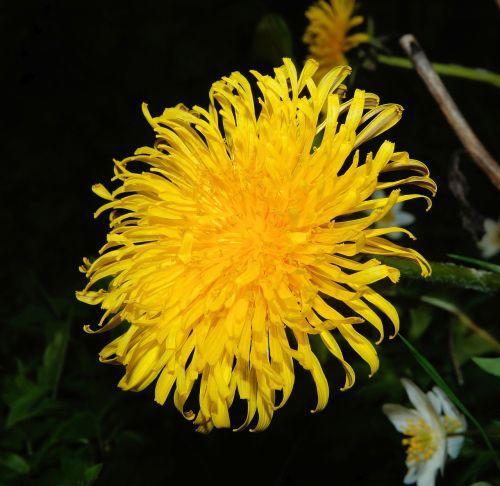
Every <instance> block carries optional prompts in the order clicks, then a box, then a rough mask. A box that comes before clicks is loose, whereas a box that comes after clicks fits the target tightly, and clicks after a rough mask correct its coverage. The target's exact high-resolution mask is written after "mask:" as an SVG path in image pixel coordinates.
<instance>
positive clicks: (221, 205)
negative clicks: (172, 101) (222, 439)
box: [77, 59, 435, 431]
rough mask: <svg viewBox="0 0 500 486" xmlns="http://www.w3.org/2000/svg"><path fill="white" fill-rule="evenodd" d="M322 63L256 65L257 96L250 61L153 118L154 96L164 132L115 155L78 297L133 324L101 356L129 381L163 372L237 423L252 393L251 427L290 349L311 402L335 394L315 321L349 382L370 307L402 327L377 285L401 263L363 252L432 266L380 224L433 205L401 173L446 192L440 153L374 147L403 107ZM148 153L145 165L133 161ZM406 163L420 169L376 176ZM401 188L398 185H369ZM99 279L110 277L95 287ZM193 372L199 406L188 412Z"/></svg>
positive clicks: (180, 392) (183, 392)
mask: <svg viewBox="0 0 500 486" xmlns="http://www.w3.org/2000/svg"><path fill="white" fill-rule="evenodd" d="M316 69H317V63H316V62H315V61H313V60H310V61H308V62H307V63H306V65H305V67H304V69H303V71H302V72H301V73H297V72H296V69H295V66H294V65H293V63H292V62H291V61H290V60H289V59H285V60H284V65H282V66H281V67H279V68H276V69H275V75H274V76H273V77H271V76H265V75H262V74H259V73H258V72H252V74H253V76H254V77H255V78H256V80H257V86H258V89H259V91H260V95H257V96H258V105H259V106H260V108H259V109H258V108H257V107H256V106H255V102H254V96H255V95H254V93H253V90H252V87H251V85H250V82H249V81H248V80H247V79H246V78H245V77H244V76H242V75H241V74H240V73H237V72H235V73H232V74H231V75H230V76H229V77H224V78H222V80H220V81H217V82H215V83H214V84H213V86H212V88H211V90H210V105H209V107H208V109H203V108H200V107H198V106H195V107H194V108H193V109H192V110H187V109H186V108H185V107H183V106H177V107H175V108H167V109H166V110H165V111H164V112H163V114H162V115H160V116H158V117H152V116H151V115H150V114H149V112H148V110H147V107H146V106H145V105H144V113H145V116H146V118H147V120H148V121H149V123H150V124H151V126H152V127H153V128H154V130H155V132H156V143H155V145H154V147H152V148H151V147H142V148H140V149H138V150H137V151H136V153H135V155H134V156H132V157H129V158H127V159H125V160H123V161H115V178H114V179H115V180H116V181H118V182H119V185H118V187H117V188H116V189H115V190H114V191H112V192H110V191H108V190H107V189H106V188H105V187H104V186H102V185H100V184H97V185H96V186H94V188H93V189H94V192H96V193H97V194H98V195H99V196H101V197H102V198H104V199H105V200H106V201H107V202H106V203H105V204H104V205H103V206H102V207H101V208H100V209H99V210H98V211H97V213H96V216H97V215H99V214H101V213H102V212H103V211H106V210H110V211H111V213H110V227H111V229H110V232H109V234H108V236H107V243H106V244H105V245H104V246H103V247H102V249H101V251H100V256H99V257H98V258H97V259H96V260H95V261H94V262H92V263H91V262H90V261H89V260H85V264H84V266H83V267H82V271H83V272H85V274H86V275H87V277H88V278H89V282H88V285H87V286H86V288H85V289H84V290H83V291H81V292H79V293H78V294H77V295H78V298H79V299H80V300H82V301H84V302H87V303H89V304H94V305H95V304H97V305H100V306H101V308H102V309H103V310H104V315H103V317H102V319H101V321H100V323H99V327H100V328H99V329H98V330H97V331H95V332H102V331H106V330H108V329H112V328H114V327H116V326H118V325H120V324H121V323H128V328H127V329H126V330H125V332H124V333H123V334H122V335H120V336H119V337H118V338H116V339H115V340H114V341H112V342H111V343H110V344H108V345H107V346H106V347H105V348H104V349H103V350H102V351H101V353H100V359H101V361H104V362H115V363H120V364H123V365H124V366H125V367H126V368H125V375H124V377H123V378H122V379H121V381H120V383H119V386H120V387H121V388H122V389H124V390H142V389H144V388H146V387H147V386H148V385H149V384H151V383H152V382H153V381H155V380H157V381H156V386H155V400H156V401H157V402H158V403H160V404H163V403H164V402H165V401H166V399H167V397H168V395H169V394H170V392H171V390H172V389H173V390H175V391H174V393H173V395H174V396H173V398H174V403H175V406H176V407H177V408H178V409H179V411H181V412H182V413H183V414H184V416H185V417H186V418H187V419H191V420H194V423H195V424H196V425H197V426H198V430H200V431H209V430H211V429H212V428H213V427H214V426H215V427H230V417H229V408H230V407H231V404H232V403H233V400H234V399H235V396H236V394H237V395H238V396H239V398H240V399H242V400H245V401H246V402H247V406H248V413H247V417H246V419H245V420H244V423H243V424H242V425H241V427H240V429H241V428H246V427H248V426H250V425H252V424H253V425H254V430H263V429H265V428H266V427H267V426H268V425H269V423H270V421H271V418H272V416H273V414H274V411H275V410H277V409H278V408H280V407H281V406H283V405H284V404H285V402H286V401H287V400H288V398H289V396H290V394H291V393H292V389H293V386H294V362H297V363H299V364H300V365H301V366H303V367H304V368H305V369H306V370H308V371H309V372H310V373H311V375H312V378H313V380H314V382H315V384H316V388H317V395H318V400H317V404H316V406H315V408H314V410H315V411H316V410H321V409H322V408H324V407H325V405H326V403H327V401H328V395H329V387H328V383H327V380H326V377H325V375H324V373H323V370H322V368H321V365H320V363H319V361H318V359H317V357H316V356H315V354H314V353H313V351H312V350H311V346H310V343H309V336H310V335H311V334H316V335H319V337H320V338H321V340H322V341H323V343H324V345H325V346H326V347H327V348H328V350H329V351H330V352H331V353H332V354H333V355H334V356H335V357H336V358H337V359H338V360H339V361H340V363H341V365H342V366H343V368H344V370H345V373H346V381H345V387H344V388H349V387H350V386H352V384H353V383H354V378H355V376H354V371H353V369H352V367H351V366H350V365H349V363H348V362H347V361H346V360H345V359H344V356H343V354H342V351H341V348H340V346H339V344H338V342H337V339H338V338H339V337H342V338H343V339H344V340H345V341H346V342H347V343H348V344H349V345H350V346H351V347H352V348H353V349H354V351H356V352H357V353H358V354H359V355H360V356H361V357H362V358H363V359H364V360H365V361H366V362H367V363H368V365H369V367H370V371H371V373H374V372H375V371H376V370H377V368H378V359H377V353H376V351H375V349H374V347H373V345H372V344H371V342H370V341H369V340H368V339H367V338H366V337H364V336H363V334H362V333H361V332H360V331H361V330H362V329H364V328H360V327H359V326H358V324H359V323H360V322H362V321H363V320H366V321H367V323H368V324H370V325H372V326H374V327H375V328H376V329H377V330H378V332H379V335H380V340H382V338H383V335H384V329H383V323H382V320H381V318H380V316H379V315H378V314H377V312H376V311H377V310H378V311H380V312H381V313H382V314H383V315H385V316H387V318H388V319H389V320H390V321H391V322H392V325H393V328H394V331H395V333H396V332H397V330H398V327H399V319H398V315H397V312H396V310H395V308H394V307H393V306H392V305H391V304H390V303H389V302H388V301H387V300H386V299H384V298H383V297H382V296H381V295H379V294H378V293H377V292H375V291H374V290H373V289H371V288H370V284H372V283H373V282H377V281H379V280H381V279H384V278H386V277H388V278H389V279H390V280H391V281H392V282H396V281H397V280H398V277H399V274H398V271H397V270H396V269H394V268H391V267H389V266H387V265H382V264H381V263H380V262H379V261H377V260H376V259H373V258H372V259H369V260H368V261H365V262H361V261H359V260H358V259H357V257H358V256H360V255H363V254H365V255H377V254H379V255H397V256H400V257H404V258H408V259H410V260H413V261H415V262H416V263H417V264H418V265H420V267H421V270H422V273H423V274H424V275H428V274H429V272H430V269H429V266H428V263H427V262H426V261H425V259H424V258H423V257H422V256H421V255H420V254H419V253H418V252H416V251H415V250H412V249H408V248H404V247H402V246H398V245H396V244H394V243H392V242H390V241H388V240H386V239H385V238H384V235H386V234H388V233H390V232H391V231H404V232H405V233H407V234H409V235H410V236H411V233H409V232H407V231H406V230H403V229H401V228H381V229H372V228H371V226H372V224H373V223H375V222H376V221H378V220H380V219H381V218H383V217H384V215H385V214H387V212H388V211H390V209H391V208H392V207H393V206H394V204H396V203H397V202H400V201H407V200H410V199H415V198H424V199H425V200H426V201H427V202H428V203H430V201H429V199H428V198H427V197H426V196H423V195H418V194H405V195H403V194H402V193H401V191H400V189H394V188H396V187H398V186H400V185H407V184H416V185H420V186H422V187H424V188H427V189H430V190H431V192H434V191H435V185H434V182H433V181H432V180H431V179H430V178H429V177H428V170H427V167H426V166H425V165H424V164H423V163H422V162H418V161H416V160H412V159H410V158H409V157H408V154H407V153H405V152H396V151H395V148H394V144H393V143H391V142H388V141H385V142H383V143H382V144H381V146H380V148H379V149H378V151H377V153H376V154H375V155H373V154H372V153H368V154H366V156H364V163H363V162H362V156H361V153H360V151H359V150H358V147H359V146H360V145H361V144H362V143H364V142H366V141H367V140H370V139H372V138H373V137H375V136H377V135H379V134H381V133H382V132H384V131H385V130H387V129H388V128H390V127H391V126H392V125H394V124H395V123H396V122H397V121H398V120H399V118H400V116H401V112H402V109H401V107H400V106H398V105H393V104H386V105H379V104H378V98H377V96H375V95H373V94H370V93H365V92H364V91H361V90H357V91H356V93H355V95H354V98H353V99H351V100H349V101H346V102H344V103H341V100H340V98H339V96H338V95H337V94H334V91H335V90H336V89H337V87H338V86H339V85H340V83H341V82H342V81H343V80H344V78H345V77H346V76H347V75H348V74H349V72H350V69H349V68H348V67H340V68H338V69H334V70H332V71H331V72H329V73H328V74H327V75H326V76H325V77H324V78H323V79H322V80H321V81H320V82H319V84H316V83H315V82H314V81H313V79H312V76H313V75H314V73H315V71H316ZM324 105H326V107H327V109H326V116H323V115H322V109H323V107H324ZM323 118H324V119H323ZM319 137H322V141H321V142H319V141H318V138H319ZM315 140H316V141H315ZM136 162H140V163H141V166H142V168H143V167H144V164H145V165H146V166H147V167H148V168H149V170H146V171H144V172H139V171H134V170H133V167H134V164H135V163H136ZM398 171H409V172H415V173H416V174H417V175H412V176H407V177H404V178H402V179H399V180H398V177H391V179H390V181H389V182H382V181H381V180H380V178H381V177H383V175H385V174H386V173H390V174H394V173H397V172H398ZM389 188H390V189H393V190H391V192H390V194H389V195H388V196H387V197H385V198H380V199H370V197H371V196H372V195H373V193H374V192H375V191H376V190H377V189H389ZM365 210H369V211H370V214H369V215H366V214H365V213H364V211H365ZM102 279H108V280H110V281H109V284H108V285H107V287H106V288H100V289H98V290H95V287H96V286H98V285H99V282H100V281H102ZM339 303H343V305H344V307H345V308H343V309H339V307H338V304H339ZM345 309H348V311H349V312H348V313H347V314H348V315H344V314H345V313H346V311H345ZM86 330H87V331H88V332H93V331H92V330H91V329H90V327H88V326H86ZM196 383H198V390H199V391H198V399H199V409H198V410H197V411H191V410H186V407H185V405H186V401H187V399H188V397H189V396H190V394H191V393H192V392H193V388H194V386H195V384H196ZM254 419H255V420H254Z"/></svg>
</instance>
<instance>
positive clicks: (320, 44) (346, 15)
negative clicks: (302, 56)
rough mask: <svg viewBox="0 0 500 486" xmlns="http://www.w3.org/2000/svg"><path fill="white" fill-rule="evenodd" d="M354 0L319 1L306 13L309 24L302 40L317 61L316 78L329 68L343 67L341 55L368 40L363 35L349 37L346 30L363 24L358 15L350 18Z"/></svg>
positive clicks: (368, 38) (343, 57)
mask: <svg viewBox="0 0 500 486" xmlns="http://www.w3.org/2000/svg"><path fill="white" fill-rule="evenodd" d="M355 6H356V2H355V0H328V1H327V0H320V1H319V2H317V3H315V4H314V5H312V6H311V7H309V9H308V10H307V11H306V17H307V18H308V20H309V25H308V26H307V28H306V31H305V33H304V37H303V41H304V42H305V43H306V44H308V46H309V55H310V57H312V58H313V59H316V60H317V61H318V62H319V69H318V71H317V73H316V79H321V77H322V76H323V75H324V74H325V73H326V72H328V71H329V70H330V69H332V68H334V67H336V66H340V65H345V64H347V60H346V58H345V53H346V52H347V51H349V50H351V49H353V48H354V47H357V46H358V45H359V44H361V43H363V42H368V41H369V40H370V37H369V36H368V34H366V33H364V32H358V33H355V34H351V35H349V31H350V30H351V29H352V28H353V27H356V26H358V25H360V24H362V23H363V21H364V19H363V17H362V16H360V15H355V16H353V12H354V9H355Z"/></svg>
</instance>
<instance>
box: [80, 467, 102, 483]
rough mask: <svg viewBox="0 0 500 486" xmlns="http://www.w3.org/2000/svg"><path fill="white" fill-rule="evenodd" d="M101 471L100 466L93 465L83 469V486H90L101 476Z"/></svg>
mask: <svg viewBox="0 0 500 486" xmlns="http://www.w3.org/2000/svg"><path fill="white" fill-rule="evenodd" d="M101 469H102V464H94V465H93V466H89V467H87V469H85V472H84V473H83V475H84V479H85V486H90V485H91V484H93V483H94V482H95V481H96V480H97V478H98V477H99V474H101Z"/></svg>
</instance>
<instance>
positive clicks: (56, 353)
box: [38, 323, 69, 390]
mask: <svg viewBox="0 0 500 486" xmlns="http://www.w3.org/2000/svg"><path fill="white" fill-rule="evenodd" d="M68 337H69V330H68V325H67V323H62V324H61V328H60V329H59V330H58V331H57V332H56V333H55V334H54V337H53V338H52V341H51V342H50V343H49V344H48V345H47V347H46V348H45V352H44V353H43V363H42V366H41V367H40V369H39V372H38V383H39V384H40V385H41V386H44V387H46V388H48V389H50V390H53V389H54V388H55V387H56V386H57V382H58V380H59V375H60V373H61V369H62V366H63V364H64V357H65V354H66V348H67V346H68Z"/></svg>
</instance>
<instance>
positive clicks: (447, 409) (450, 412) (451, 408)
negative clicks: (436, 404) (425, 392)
mask: <svg viewBox="0 0 500 486" xmlns="http://www.w3.org/2000/svg"><path fill="white" fill-rule="evenodd" d="M429 393H430V392H429ZM432 393H433V394H434V395H436V397H437V398H438V399H439V401H440V402H441V406H442V411H443V414H444V415H447V416H448V417H452V418H454V419H457V420H459V421H460V423H461V424H462V428H460V429H458V430H457V432H464V431H465V430H467V421H466V420H465V417H464V416H463V415H462V414H461V413H460V412H459V411H458V409H457V407H455V405H454V404H453V403H452V402H451V400H450V399H449V398H448V396H447V395H446V393H445V392H444V391H443V390H441V388H439V387H437V386H435V387H434V388H433V389H432ZM440 413H441V411H440Z"/></svg>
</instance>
